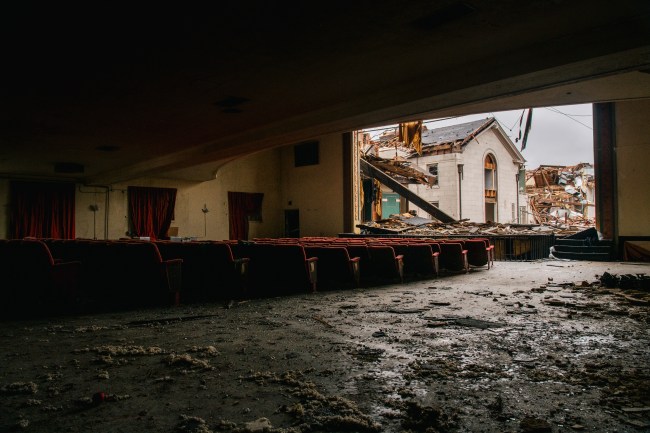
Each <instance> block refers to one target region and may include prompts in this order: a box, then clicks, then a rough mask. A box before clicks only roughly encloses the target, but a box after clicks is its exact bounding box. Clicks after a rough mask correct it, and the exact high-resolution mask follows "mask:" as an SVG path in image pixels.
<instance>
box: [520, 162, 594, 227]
mask: <svg viewBox="0 0 650 433" xmlns="http://www.w3.org/2000/svg"><path fill="white" fill-rule="evenodd" d="M594 186H595V181H594V169H593V166H592V165H591V164H587V163H581V164H577V165H574V166H558V165H541V166H539V167H538V168H537V169H535V170H528V171H526V193H527V194H528V203H529V205H530V208H531V211H532V215H533V218H534V219H535V222H536V223H537V224H545V225H551V226H553V227H563V228H564V229H565V230H566V229H567V228H570V229H571V230H576V231H580V230H583V229H586V228H589V227H594V225H595V222H596V221H595V206H594V197H595V194H594Z"/></svg>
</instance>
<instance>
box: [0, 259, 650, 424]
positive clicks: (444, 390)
mask: <svg viewBox="0 0 650 433" xmlns="http://www.w3.org/2000/svg"><path fill="white" fill-rule="evenodd" d="M649 271H650V265H648V264H629V263H602V262H569V261H557V260H542V261H536V262H527V263H511V262H498V263H497V264H496V266H495V267H494V268H493V269H490V270H486V269H476V270H472V272H470V273H469V274H459V275H449V276H444V277H441V278H437V279H431V280H424V281H414V282H410V283H406V284H401V285H386V286H381V287H373V288H364V289H356V290H346V291H329V292H321V293H316V294H305V295H298V296H292V297H282V298H268V299H256V300H248V301H243V302H238V303H235V304H234V305H232V307H231V308H224V306H223V305H220V304H209V305H195V306H181V307H176V308H163V309H151V310H138V311H129V312H117V313H111V314H101V315H99V314H98V315H87V316H78V317H59V318H49V319H38V320H29V321H12V322H3V323H1V324H0V362H1V363H2V368H0V431H34V432H88V431H93V432H100V431H110V432H152V431H156V432H159V431H160V432H204V433H205V432H240V433H243V432H287V433H298V432H300V433H304V432H481V431H483V432H519V431H523V432H563V431H596V432H638V431H648V430H650V363H649V362H648V360H649V359H650V345H649V342H650V331H649V327H648V324H649V321H650V316H649V315H648V312H649V311H650V307H649V306H648V304H649V302H648V300H649V299H650V293H648V292H647V291H644V290H639V289H633V288H632V289H630V288H618V287H614V288H611V287H604V285H603V284H601V281H600V278H601V277H602V275H603V274H604V273H605V272H607V273H608V274H609V275H610V276H612V275H614V276H616V275H639V274H646V275H647V274H648V273H650V272H649Z"/></svg>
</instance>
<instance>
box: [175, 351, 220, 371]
mask: <svg viewBox="0 0 650 433" xmlns="http://www.w3.org/2000/svg"><path fill="white" fill-rule="evenodd" d="M164 362H166V363H167V365H170V366H180V367H198V368H202V369H204V370H214V367H213V366H211V365H210V363H209V362H207V361H204V360H202V359H196V358H193V357H191V356H190V355H188V354H186V353H184V354H182V355H176V354H175V353H171V354H169V356H167V357H166V358H165V359H164Z"/></svg>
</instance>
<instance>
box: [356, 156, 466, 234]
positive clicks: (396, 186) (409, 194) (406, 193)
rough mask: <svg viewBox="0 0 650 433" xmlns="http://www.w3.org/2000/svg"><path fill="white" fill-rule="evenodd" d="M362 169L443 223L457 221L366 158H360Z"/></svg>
mask: <svg viewBox="0 0 650 433" xmlns="http://www.w3.org/2000/svg"><path fill="white" fill-rule="evenodd" d="M360 163H361V171H363V172H364V173H365V174H366V175H367V176H370V177H372V178H374V179H377V180H378V181H379V182H381V183H383V184H384V185H386V186H387V187H389V188H390V189H392V190H393V191H395V192H396V193H398V194H399V195H401V196H402V197H404V198H406V199H407V200H408V201H410V202H411V203H413V204H414V205H416V206H417V207H419V208H420V209H422V210H423V211H425V212H427V213H429V214H430V215H432V216H433V217H434V218H436V219H438V220H440V221H441V222H443V223H452V222H456V220H455V219H454V218H452V217H451V216H449V215H447V214H446V213H444V212H443V211H441V210H440V209H438V208H437V207H435V206H434V205H432V204H431V203H429V202H428V201H426V200H425V199H424V198H422V197H420V196H419V195H417V194H416V193H414V192H413V191H411V190H410V189H408V188H407V187H405V186H404V185H402V184H401V183H399V182H398V181H396V180H395V179H393V178H392V177H390V176H389V175H387V174H386V173H384V172H383V171H381V170H380V169H378V168H377V167H375V166H373V165H372V164H370V163H369V162H368V161H366V160H363V159H362V160H360Z"/></svg>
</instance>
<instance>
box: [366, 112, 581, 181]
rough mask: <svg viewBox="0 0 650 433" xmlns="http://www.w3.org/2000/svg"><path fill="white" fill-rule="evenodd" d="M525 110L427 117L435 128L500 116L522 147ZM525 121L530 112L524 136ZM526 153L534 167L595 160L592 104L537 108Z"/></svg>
mask: <svg viewBox="0 0 650 433" xmlns="http://www.w3.org/2000/svg"><path fill="white" fill-rule="evenodd" d="M522 111H523V110H513V111H499V112H494V113H485V114H475V115H471V116H463V117H457V118H454V119H447V120H440V121H433V122H432V121H431V120H433V119H425V120H424V122H425V125H426V126H427V128H429V129H435V128H439V127H442V126H448V125H455V124H459V123H464V122H470V121H473V120H478V119H484V118H486V117H492V116H493V117H496V118H497V120H498V121H499V123H500V124H501V126H502V127H503V129H504V131H506V133H508V135H509V136H510V139H511V140H512V142H513V143H515V146H517V148H518V149H520V150H521V141H519V142H515V140H516V139H517V137H518V136H519V118H520V117H521V114H522ZM526 114H527V112H526ZM525 122H526V116H525V115H524V121H523V122H522V131H521V134H522V137H523V126H524V124H525ZM375 134H377V132H372V135H375ZM522 154H523V155H524V158H526V168H527V169H534V168H537V167H539V166H540V165H575V164H578V163H580V162H589V163H593V162H594V146H593V125H592V108H591V104H582V105H565V106H557V107H545V108H534V109H533V121H532V127H531V129H530V132H529V133H528V141H527V142H526V148H525V149H524V150H523V152H522Z"/></svg>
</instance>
